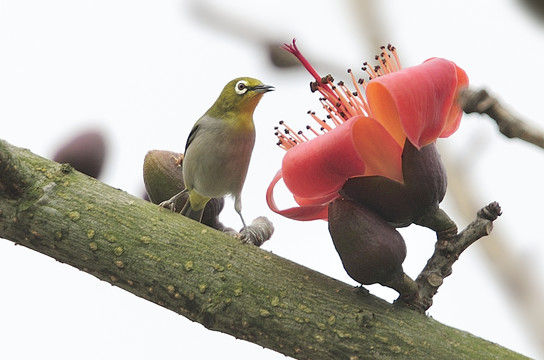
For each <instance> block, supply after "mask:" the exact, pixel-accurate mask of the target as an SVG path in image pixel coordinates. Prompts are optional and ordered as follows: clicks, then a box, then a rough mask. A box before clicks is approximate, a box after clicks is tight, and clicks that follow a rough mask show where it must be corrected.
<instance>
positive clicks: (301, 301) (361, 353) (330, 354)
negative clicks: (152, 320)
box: [0, 141, 524, 359]
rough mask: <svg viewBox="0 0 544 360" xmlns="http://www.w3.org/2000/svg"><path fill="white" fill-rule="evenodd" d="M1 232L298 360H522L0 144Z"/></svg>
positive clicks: (67, 168)
mask: <svg viewBox="0 0 544 360" xmlns="http://www.w3.org/2000/svg"><path fill="white" fill-rule="evenodd" d="M0 236H1V237H2V238H5V239H9V240H11V241H13V242H15V243H17V244H20V245H23V246H26V247H28V248H31V249H34V250H36V251H39V252H41V253H43V254H46V255H48V256H51V257H53V258H55V259H57V260H58V261H61V262H64V263H67V264H69V265H71V266H74V267H76V268H78V269H81V270H83V271H85V272H88V273H90V274H93V275H94V276H96V277H97V278H99V279H101V280H104V281H107V282H109V283H111V284H113V285H116V286H118V287H120V288H123V289H125V290H126V291H129V292H131V293H133V294H135V295H137V296H139V297H142V298H144V299H147V300H149V301H151V302H154V303H156V304H159V305H160V306H163V307H165V308H168V309H170V310H172V311H174V312H176V313H178V314H181V315H183V316H185V317H187V318H189V319H191V320H193V321H198V322H199V323H201V324H203V325H204V326H205V327H207V328H208V329H211V330H217V331H221V332H224V333H228V334H231V335H233V336H235V337H237V338H241V339H245V340H248V341H251V342H254V343H256V344H260V345H262V346H264V347H267V348H270V349H273V350H275V351H278V352H280V353H282V354H285V355H288V356H292V357H294V358H298V359H375V358H383V359H394V358H426V359H444V358H448V359H461V358H463V359H464V358H478V359H484V358H493V359H495V358H501V359H521V358H524V357H523V356H521V355H519V354H516V353H514V352H511V351H510V350H507V349H505V348H502V347H500V346H498V345H496V344H492V343H490V342H487V341H485V340H482V339H479V338H477V337H475V336H472V335H470V334H468V333H464V332H461V331H459V330H456V329H453V328H450V327H447V326H445V325H442V324H440V323H439V322H437V321H435V320H433V319H430V318H428V317H426V316H424V315H422V314H419V313H417V312H415V311H412V310H409V309H407V308H405V307H398V306H393V305H391V304H389V303H387V302H385V301H383V300H381V299H379V298H376V297H374V296H372V295H369V294H368V293H367V292H365V291H364V290H362V289H354V288H353V287H351V286H349V285H347V284H344V283H342V282H340V281H337V280H334V279H332V278H329V277H327V276H324V275H322V274H320V273H317V272H315V271H313V270H310V269H307V268H304V267H302V266H300V265H297V264H295V263H293V262H290V261H288V260H286V259H283V258H281V257H278V256H275V255H274V254H271V253H269V252H267V251H264V250H262V249H259V248H258V247H255V246H251V245H245V244H241V243H240V242H239V241H237V240H235V239H234V238H232V237H229V236H227V235H225V234H223V233H221V232H218V231H216V230H214V229H211V228H209V227H206V226H203V225H201V224H198V223H196V222H193V221H190V220H188V219H186V218H184V217H182V216H179V215H178V214H175V213H172V212H170V211H165V210H161V209H159V208H158V207H157V206H156V205H153V204H151V203H149V202H146V201H143V200H140V199H138V198H136V197H134V196H131V195H129V194H127V193H125V192H123V191H121V190H118V189H114V188H111V187H109V186H107V185H104V184H102V183H100V182H99V181H97V180H95V179H92V178H90V177H87V176H85V175H83V174H81V173H79V172H77V171H75V170H73V169H72V168H71V167H70V166H69V165H63V164H58V163H55V162H52V161H49V160H46V159H43V158H41V157H39V156H36V155H34V154H32V153H31V152H29V151H28V150H24V149H20V148H17V147H14V146H12V145H9V144H7V143H6V142H3V141H0Z"/></svg>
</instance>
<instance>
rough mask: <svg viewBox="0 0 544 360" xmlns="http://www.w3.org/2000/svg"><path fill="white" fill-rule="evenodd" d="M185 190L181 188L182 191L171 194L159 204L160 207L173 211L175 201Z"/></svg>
mask: <svg viewBox="0 0 544 360" xmlns="http://www.w3.org/2000/svg"><path fill="white" fill-rule="evenodd" d="M186 192H187V189H183V191H180V192H179V193H177V194H176V195H174V196H172V197H171V198H170V199H168V200H165V201H163V202H161V203H160V204H159V206H160V207H163V208H166V209H169V210H171V211H174V209H175V206H176V201H177V200H178V199H179V198H180V197H181V196H182V195H183V194H185V193H186Z"/></svg>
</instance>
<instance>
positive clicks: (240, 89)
mask: <svg viewBox="0 0 544 360" xmlns="http://www.w3.org/2000/svg"><path fill="white" fill-rule="evenodd" d="M234 89H235V90H236V93H237V94H238V95H243V94H245V93H246V92H247V83H246V82H245V81H244V80H240V81H238V82H237V83H236V86H235V88H234Z"/></svg>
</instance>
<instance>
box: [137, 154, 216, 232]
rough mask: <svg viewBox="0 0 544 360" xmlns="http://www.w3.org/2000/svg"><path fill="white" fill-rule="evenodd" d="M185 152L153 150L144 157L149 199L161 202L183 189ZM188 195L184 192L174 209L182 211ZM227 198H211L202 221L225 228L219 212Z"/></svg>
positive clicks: (153, 201)
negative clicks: (219, 218) (220, 220)
mask: <svg viewBox="0 0 544 360" xmlns="http://www.w3.org/2000/svg"><path fill="white" fill-rule="evenodd" d="M182 166H183V154H180V153H175V152H172V151H167V150H151V151H149V152H148V153H147V154H146V155H145V158H144V169H143V170H144V184H145V190H146V192H147V195H148V196H149V200H151V202H152V203H154V204H160V203H161V202H163V201H166V200H168V199H170V198H171V197H172V196H174V195H176V194H177V193H179V192H180V191H182V190H183V189H185V183H184V182H183V172H182ZM187 198H188V195H187V194H184V195H183V196H181V197H180V198H178V200H177V201H176V203H175V204H174V211H177V212H180V211H181V209H182V208H183V205H185V202H187ZM224 202H225V200H224V199H223V198H220V199H211V200H210V201H209V202H208V204H207V205H206V208H205V209H204V214H203V215H202V223H203V224H206V225H208V226H211V227H213V228H215V229H218V230H222V229H223V228H224V226H223V224H221V223H220V222H219V220H218V216H219V213H220V212H221V211H222V210H223V205H224Z"/></svg>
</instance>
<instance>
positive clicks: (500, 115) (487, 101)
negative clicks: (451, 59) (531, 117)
mask: <svg viewBox="0 0 544 360" xmlns="http://www.w3.org/2000/svg"><path fill="white" fill-rule="evenodd" d="M459 103H460V104H461V106H462V107H463V110H464V112H465V113H467V114H470V113H478V114H487V115H488V116H489V117H490V118H492V119H493V120H495V122H496V123H497V125H498V126H499V131H500V132H501V133H502V134H503V135H504V136H506V137H508V138H519V139H521V140H524V141H527V142H529V143H531V144H533V145H536V146H539V147H541V148H544V132H543V131H542V130H539V129H537V128H535V127H533V126H531V125H529V124H528V123H526V122H525V121H523V120H521V119H520V118H518V117H517V116H515V115H513V114H512V113H511V112H510V111H508V110H507V109H506V108H504V107H503V106H502V105H501V104H500V102H499V101H498V100H497V99H496V98H495V97H493V96H491V95H489V94H488V93H487V91H486V90H484V89H481V90H471V89H464V90H463V91H461V93H460V95H459Z"/></svg>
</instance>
